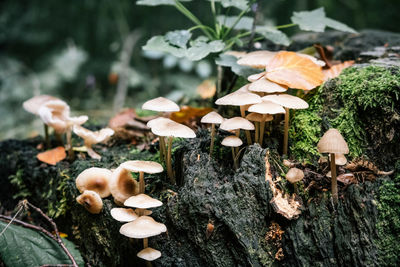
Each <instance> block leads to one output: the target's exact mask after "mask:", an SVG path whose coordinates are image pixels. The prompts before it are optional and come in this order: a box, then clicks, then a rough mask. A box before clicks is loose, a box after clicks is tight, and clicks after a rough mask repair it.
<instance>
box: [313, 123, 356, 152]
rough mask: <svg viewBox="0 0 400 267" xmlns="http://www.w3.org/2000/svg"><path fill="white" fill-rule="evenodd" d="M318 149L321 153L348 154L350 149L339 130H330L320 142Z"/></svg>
mask: <svg viewBox="0 0 400 267" xmlns="http://www.w3.org/2000/svg"><path fill="white" fill-rule="evenodd" d="M317 149H318V152H319V153H335V154H348V153H349V147H348V146H347V143H346V141H345V140H344V138H343V136H342V135H341V134H340V132H339V131H338V130H337V129H334V128H331V129H329V130H328V131H327V132H326V133H325V134H324V135H323V136H322V137H321V139H320V140H319V142H318V145H317Z"/></svg>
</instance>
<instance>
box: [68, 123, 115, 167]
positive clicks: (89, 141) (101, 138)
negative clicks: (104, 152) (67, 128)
mask: <svg viewBox="0 0 400 267" xmlns="http://www.w3.org/2000/svg"><path fill="white" fill-rule="evenodd" d="M74 133H75V134H76V135H78V136H79V137H81V138H82V139H83V141H84V144H85V147H86V148H87V152H88V154H89V156H90V157H91V158H94V159H101V156H100V155H99V154H97V153H96V152H95V151H94V150H93V148H92V146H93V145H95V144H98V143H102V142H105V141H107V140H108V139H109V138H110V137H111V136H112V135H113V134H114V130H112V129H111V128H104V129H101V130H100V131H90V130H88V129H86V128H83V127H82V126H79V125H75V126H74Z"/></svg>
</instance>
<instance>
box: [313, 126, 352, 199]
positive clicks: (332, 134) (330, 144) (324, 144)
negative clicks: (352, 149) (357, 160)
mask: <svg viewBox="0 0 400 267" xmlns="http://www.w3.org/2000/svg"><path fill="white" fill-rule="evenodd" d="M317 149H318V152H319V153H329V154H330V165H331V176H332V177H331V184H332V198H333V202H334V203H335V204H336V203H337V202H338V190H337V178H336V160H335V154H348V153H349V147H348V146H347V143H346V141H345V140H344V138H343V136H342V135H341V134H340V132H339V131H338V130H337V129H334V128H331V129H329V130H328V131H327V132H326V133H325V134H324V135H323V136H322V138H321V139H320V140H319V142H318V145H317Z"/></svg>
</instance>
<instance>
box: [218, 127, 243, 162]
mask: <svg viewBox="0 0 400 267" xmlns="http://www.w3.org/2000/svg"><path fill="white" fill-rule="evenodd" d="M221 144H222V145H223V146H229V147H231V148H232V158H233V166H234V168H235V169H237V168H238V164H237V159H236V158H237V153H236V152H235V148H237V147H239V146H241V145H242V144H243V141H242V140H241V139H240V138H239V137H237V136H234V135H231V136H227V137H225V138H224V140H222V142H221Z"/></svg>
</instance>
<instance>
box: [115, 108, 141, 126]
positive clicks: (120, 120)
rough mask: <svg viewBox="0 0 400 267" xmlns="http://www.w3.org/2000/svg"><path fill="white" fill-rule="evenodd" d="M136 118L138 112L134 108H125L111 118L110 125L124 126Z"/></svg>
mask: <svg viewBox="0 0 400 267" xmlns="http://www.w3.org/2000/svg"><path fill="white" fill-rule="evenodd" d="M135 118H136V112H135V110H134V109H133V108H128V109H124V110H122V111H121V112H119V113H118V114H117V115H115V116H114V117H112V118H111V119H110V121H109V122H108V126H109V127H110V128H111V129H115V128H118V127H124V126H125V125H126V124H128V123H129V122H130V121H132V120H135Z"/></svg>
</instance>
